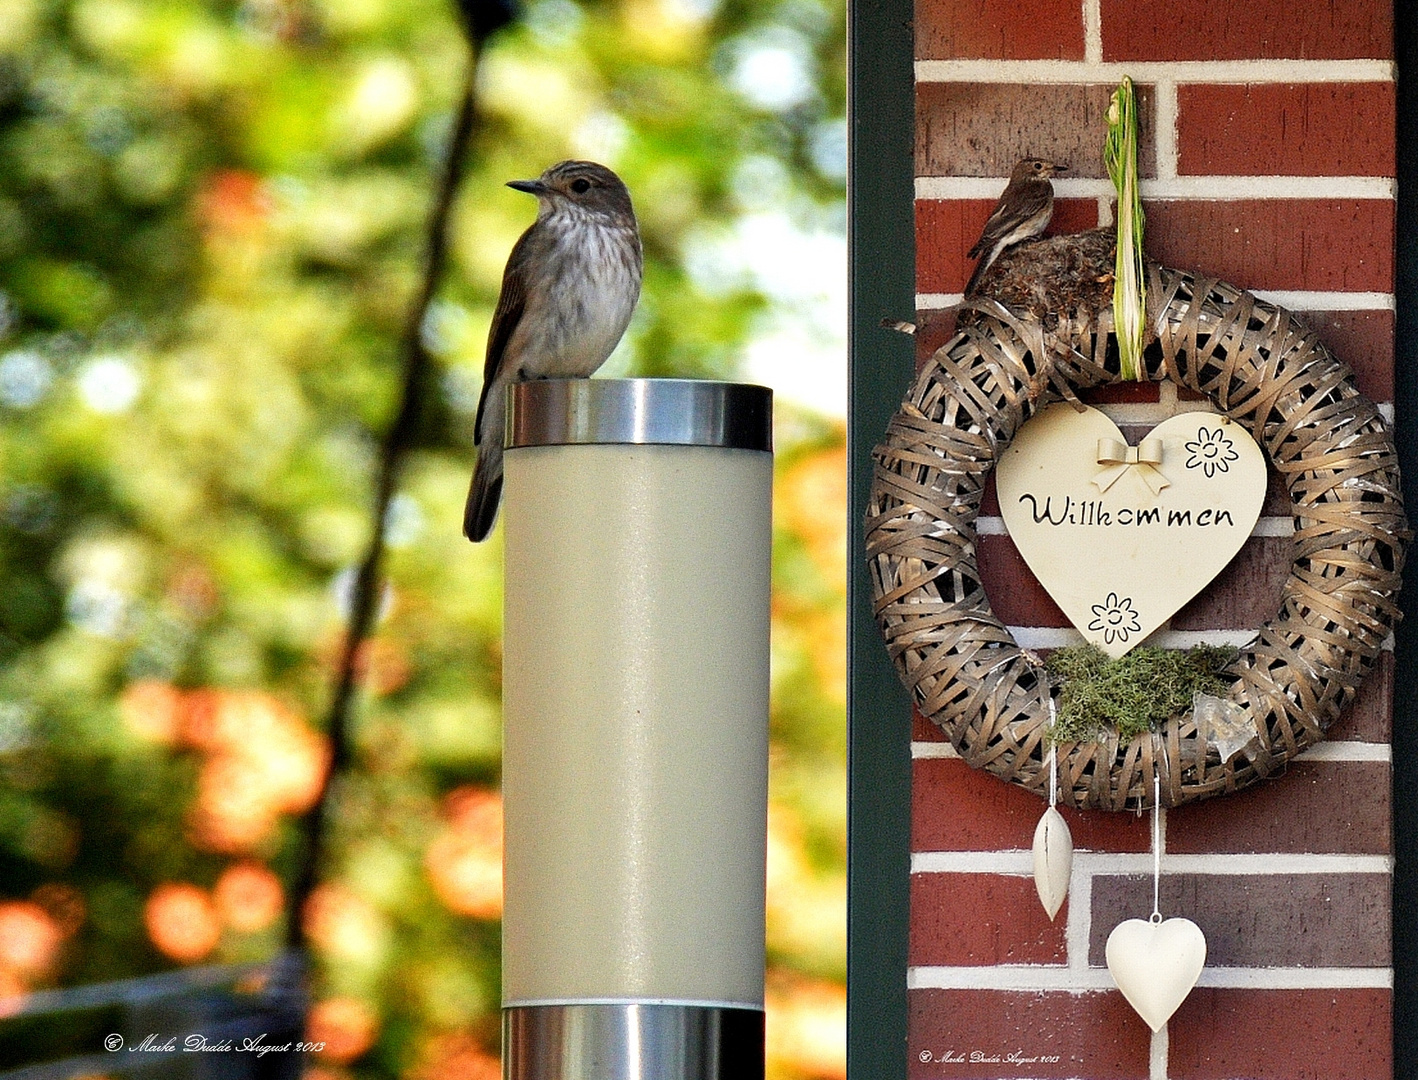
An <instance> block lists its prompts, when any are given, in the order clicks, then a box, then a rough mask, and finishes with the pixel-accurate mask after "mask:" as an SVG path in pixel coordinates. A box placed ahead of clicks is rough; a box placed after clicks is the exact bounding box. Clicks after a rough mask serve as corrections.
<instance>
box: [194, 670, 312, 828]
mask: <svg viewBox="0 0 1418 1080" xmlns="http://www.w3.org/2000/svg"><path fill="white" fill-rule="evenodd" d="M183 734H184V738H185V741H186V742H187V743H188V744H189V745H192V746H195V747H197V748H198V749H200V750H202V751H205V752H206V754H207V759H206V761H204V762H203V764H202V770H201V773H200V774H199V776H198V779H197V801H196V804H195V806H194V807H193V810H192V824H193V833H194V835H193V841H194V843H196V844H197V845H198V846H199V847H202V848H205V849H207V850H208V851H219V852H224V853H226V854H232V855H235V854H242V853H245V852H249V851H252V850H254V849H255V848H256V847H257V846H258V845H259V844H260V843H261V842H262V841H264V840H266V839H267V838H268V837H269V836H271V834H272V833H273V832H274V830H275V827H276V824H277V822H278V821H279V819H280V815H281V814H298V813H302V812H304V811H306V810H308V809H310V807H311V806H313V805H314V804H315V801H316V799H318V798H319V797H320V792H321V790H322V788H323V787H324V783H325V774H326V771H327V769H328V768H329V753H328V750H327V748H326V744H325V740H324V739H322V738H321V737H320V736H319V735H317V734H316V733H315V732H313V731H312V730H311V729H310V728H309V727H307V726H306V724H305V722H304V721H303V720H302V719H301V718H300V717H299V716H298V715H297V714H296V713H295V712H293V711H292V710H291V709H289V708H287V707H286V706H285V705H284V704H283V703H282V702H281V701H279V700H278V699H277V698H275V697H272V696H271V695H270V694H263V693H259V692H244V691H243V692H235V691H216V690H201V691H193V692H192V693H190V694H188V695H187V708H186V711H185V721H184V725H183Z"/></svg>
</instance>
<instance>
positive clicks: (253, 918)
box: [212, 861, 286, 934]
mask: <svg viewBox="0 0 1418 1080" xmlns="http://www.w3.org/2000/svg"><path fill="white" fill-rule="evenodd" d="M212 893H213V899H214V900H215V901H216V905H217V911H218V912H220V913H221V917H222V921H223V922H225V923H226V924H227V926H229V927H231V928H232V929H233V930H235V931H237V932H238V933H241V934H253V933H255V932H256V931H258V930H264V929H266V927H268V926H270V925H271V924H272V923H274V922H275V921H276V919H277V918H279V917H280V914H281V908H282V907H283V906H284V905H285V899H286V898H285V890H284V889H282V888H281V882H280V879H279V878H278V877H276V875H275V874H273V873H272V872H271V870H270V868H269V867H268V866H266V865H265V864H264V863H259V862H255V861H247V862H239V863H236V864H234V865H232V866H229V867H227V868H226V869H225V870H224V871H222V876H221V877H219V878H217V884H216V887H215V888H214V889H213V890H212Z"/></svg>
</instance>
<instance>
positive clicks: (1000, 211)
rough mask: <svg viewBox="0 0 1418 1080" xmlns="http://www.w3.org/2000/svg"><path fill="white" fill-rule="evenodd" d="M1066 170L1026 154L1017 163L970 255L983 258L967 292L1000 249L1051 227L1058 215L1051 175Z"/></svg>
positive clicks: (978, 282) (967, 286)
mask: <svg viewBox="0 0 1418 1080" xmlns="http://www.w3.org/2000/svg"><path fill="white" fill-rule="evenodd" d="M1065 171H1067V167H1066V166H1063V165H1058V164H1055V163H1054V162H1052V161H1045V160H1043V159H1042V158H1025V159H1024V160H1023V161H1021V162H1019V164H1017V165H1015V167H1014V171H1013V172H1012V173H1010V174H1009V184H1008V186H1006V187H1005V189H1004V194H1002V195H1001V196H1000V197H999V202H998V203H997V204H996V205H995V209H994V213H992V214H990V217H989V220H988V221H986V222H985V230H984V232H982V233H981V234H980V239H979V240H978V241H977V242H976V243H975V246H974V247H972V248H971V249H970V258H972V259H975V258H978V259H979V260H980V261H979V262H978V263H977V264H976V265H975V272H974V273H973V274H971V275H970V282H969V284H967V285H966V286H965V295H966V296H973V295H974V293H975V289H976V288H977V287H978V286H979V284H980V279H981V278H983V277H984V276H985V271H986V270H988V269H989V268H990V266H991V265H992V264H993V263H994V261H995V260H996V259H997V258H999V255H1000V252H1002V251H1003V250H1004V249H1005V248H1007V247H1012V246H1014V245H1015V244H1018V243H1020V242H1021V241H1023V240H1029V239H1032V238H1033V237H1035V236H1038V235H1039V234H1040V233H1042V232H1043V231H1044V229H1045V228H1047V227H1048V224H1049V219H1050V218H1051V217H1053V216H1054V185H1053V184H1051V183H1050V182H1049V178H1050V177H1051V176H1053V175H1054V174H1055V173H1061V172H1065Z"/></svg>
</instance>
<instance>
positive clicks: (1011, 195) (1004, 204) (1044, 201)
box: [969, 180, 1054, 259]
mask: <svg viewBox="0 0 1418 1080" xmlns="http://www.w3.org/2000/svg"><path fill="white" fill-rule="evenodd" d="M1053 197H1054V189H1053V187H1052V186H1051V185H1050V184H1049V182H1048V181H1047V180H1043V181H1033V182H1030V183H1028V184H1025V185H1022V186H1020V187H1018V188H1015V189H1014V190H1013V191H1011V190H1010V189H1009V188H1005V189H1004V194H1003V195H1001V196H1000V200H999V203H998V204H997V205H996V206H995V209H994V212H993V213H992V214H990V216H989V219H988V220H987V221H986V222H985V228H984V231H983V232H981V233H980V239H979V240H977V241H976V242H975V246H974V247H972V248H971V249H970V256H969V257H970V258H972V259H974V258H978V257H979V255H980V253H981V252H983V251H986V250H988V249H989V248H990V247H992V246H993V245H994V244H995V242H996V241H998V240H1000V239H1002V238H1003V237H1005V236H1008V235H1009V234H1010V233H1011V232H1013V231H1014V229H1016V228H1017V227H1018V226H1019V225H1020V224H1021V223H1022V222H1025V221H1028V220H1029V219H1030V218H1032V217H1033V216H1034V215H1035V214H1037V213H1039V211H1041V210H1043V209H1044V207H1045V206H1047V205H1048V204H1049V200H1051V199H1052V198H1053Z"/></svg>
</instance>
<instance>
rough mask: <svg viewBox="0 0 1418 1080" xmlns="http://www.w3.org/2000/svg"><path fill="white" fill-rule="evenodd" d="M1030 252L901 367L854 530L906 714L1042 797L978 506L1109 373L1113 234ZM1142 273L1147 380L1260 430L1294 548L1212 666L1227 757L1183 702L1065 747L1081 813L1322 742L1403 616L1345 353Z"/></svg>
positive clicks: (1250, 307)
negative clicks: (1245, 729) (904, 389)
mask: <svg viewBox="0 0 1418 1080" xmlns="http://www.w3.org/2000/svg"><path fill="white" fill-rule="evenodd" d="M1056 241H1070V242H1068V243H1058V242H1056ZM1050 245H1052V247H1050ZM1035 247H1036V248H1038V250H1037V251H1036V252H1034V257H1036V258H1041V257H1042V258H1044V265H1045V266H1051V264H1050V262H1049V260H1050V259H1052V260H1053V263H1052V270H1051V272H1048V273H1044V274H1034V275H1029V276H1027V277H1021V276H1020V275H1018V274H1015V275H1014V277H1013V281H1012V282H1011V280H1010V275H1009V273H1008V269H1009V267H1008V263H1007V261H1006V259H1007V257H1006V259H1002V260H1001V262H1002V263H1005V264H1006V265H1004V266H1002V267H1000V268H999V270H998V271H996V270H995V268H992V273H991V275H990V276H988V277H987V278H986V279H985V281H984V286H985V292H987V293H989V294H990V296H989V298H980V297H975V298H972V299H970V300H967V301H966V303H965V304H964V305H963V306H962V311H961V316H960V319H959V322H958V326H959V332H958V333H957V334H956V336H955V337H954V338H953V339H952V340H951V341H950V342H948V343H947V344H946V345H944V346H942V347H941V348H940V349H939V350H937V352H936V353H935V355H934V356H932V357H931V358H930V360H929V361H928V362H927V363H926V365H925V367H924V368H923V369H922V370H921V372H920V374H919V375H918V376H917V378H916V381H915V384H914V385H913V386H912V387H911V390H910V392H909V393H908V395H907V397H906V400H905V401H904V402H903V404H902V406H901V409H900V411H898V412H897V413H896V415H895V417H894V418H893V419H892V420H891V422H890V424H889V425H888V427H887V431H886V439H885V441H884V442H883V443H882V444H881V445H879V446H878V447H877V448H876V450H875V451H874V453H873V457H874V459H875V462H876V465H875V474H874V478H873V482H872V490H871V498H870V501H869V503H868V507H867V519H866V532H867V559H868V563H869V569H870V573H871V579H872V586H873V590H874V593H875V613H876V617H877V621H878V624H879V625H880V627H881V632H882V635H883V636H884V638H885V640H886V644H887V648H888V650H889V651H890V654H891V657H892V660H893V661H894V662H895V664H896V666H897V669H898V671H899V672H900V674H901V677H902V679H903V680H904V681H905V683H906V685H907V686H908V688H909V689H910V690H911V691H912V694H913V697H914V700H915V702H916V704H917V705H918V707H919V708H920V710H921V712H922V713H924V714H925V715H926V716H927V717H928V718H930V719H931V720H932V721H934V722H935V723H936V724H938V725H939V726H940V727H941V728H942V729H943V730H944V732H945V733H946V735H947V736H948V737H949V739H950V741H951V743H952V744H953V745H954V747H955V748H956V750H957V751H958V752H959V754H960V756H961V757H962V758H963V759H964V760H965V761H966V762H967V763H968V764H970V765H972V766H974V767H976V768H983V769H986V770H988V771H989V772H991V773H993V774H995V775H996V776H998V777H1000V778H1001V779H1003V780H1008V781H1010V782H1011V783H1015V784H1019V785H1021V786H1022V787H1025V788H1027V789H1028V790H1030V791H1033V792H1035V793H1036V794H1039V795H1041V796H1047V794H1048V790H1049V769H1048V757H1049V755H1048V748H1049V723H1050V712H1051V699H1052V698H1053V697H1055V696H1056V695H1057V694H1058V693H1059V687H1058V686H1057V685H1056V684H1054V683H1053V682H1052V681H1051V679H1050V676H1049V675H1048V673H1047V672H1046V671H1045V669H1044V667H1043V665H1042V663H1041V662H1040V661H1039V660H1038V658H1037V657H1035V656H1033V655H1031V654H1030V653H1028V652H1026V651H1025V650H1024V649H1022V648H1021V647H1020V646H1019V645H1018V644H1017V643H1016V642H1015V640H1014V638H1013V637H1012V636H1011V634H1010V632H1009V630H1008V629H1007V628H1006V627H1005V625H1004V624H1003V623H1002V622H1001V621H1000V620H999V618H997V617H996V616H995V614H994V613H993V611H991V609H990V601H989V598H988V597H987V596H986V595H985V590H984V587H983V586H982V584H981V581H980V573H979V568H978V566H977V565H976V555H975V550H976V529H975V521H976V517H977V515H978V514H979V511H980V502H981V498H982V497H983V494H984V489H985V481H986V479H987V477H988V476H989V474H990V471H991V469H992V468H993V467H994V464H995V461H996V460H997V458H998V457H999V455H1000V453H1001V452H1002V451H1003V450H1004V449H1005V447H1007V446H1008V445H1009V443H1010V441H1011V440H1012V439H1013V438H1014V435H1015V433H1016V432H1017V431H1018V430H1019V427H1020V425H1021V424H1023V423H1024V422H1025V421H1026V420H1028V419H1029V418H1030V417H1031V416H1032V415H1034V414H1035V413H1036V412H1038V411H1039V410H1040V409H1042V408H1043V407H1044V406H1045V405H1047V404H1048V403H1050V402H1051V401H1056V400H1058V399H1060V398H1064V399H1068V400H1074V401H1076V391H1077V390H1080V389H1083V388H1086V387H1093V386H1099V385H1102V384H1106V383H1111V382H1116V381H1117V380H1118V370H1117V362H1116V348H1115V346H1112V343H1111V342H1110V335H1109V330H1110V328H1111V324H1112V317H1111V311H1110V310H1108V308H1107V305H1108V300H1109V298H1110V297H1111V280H1110V278H1109V273H1110V271H1111V255H1110V254H1104V253H1102V249H1103V248H1105V247H1106V248H1108V249H1109V251H1110V250H1111V237H1107V235H1106V234H1102V233H1093V234H1084V236H1083V237H1078V238H1055V239H1054V240H1047V241H1040V242H1039V243H1038V244H1037V245H1028V246H1025V245H1021V248H1020V249H1016V250H1017V251H1019V252H1020V254H1021V255H1022V254H1024V252H1026V251H1027V250H1028V249H1029V248H1035ZM1011 254H1012V253H1011ZM992 281H993V286H992ZM1147 288H1148V294H1147V322H1148V327H1149V331H1148V332H1149V339H1150V340H1149V344H1148V347H1147V350H1146V354H1145V366H1146V371H1147V375H1148V377H1149V378H1150V379H1153V380H1160V379H1170V380H1171V381H1173V382H1174V383H1176V384H1177V385H1179V386H1184V387H1187V388H1189V389H1191V390H1193V391H1196V392H1198V393H1201V394H1204V395H1205V396H1206V397H1208V398H1209V399H1210V400H1211V402H1212V403H1213V405H1214V406H1215V407H1216V408H1217V409H1218V410H1219V411H1220V412H1221V413H1224V414H1225V415H1226V416H1228V417H1230V418H1231V419H1232V420H1233V421H1235V422H1236V423H1239V424H1243V425H1244V426H1245V427H1246V429H1247V430H1248V431H1249V432H1250V433H1251V435H1252V436H1254V438H1255V440H1256V442H1257V443H1259V444H1260V446H1261V447H1262V449H1263V450H1264V451H1265V453H1266V456H1267V458H1268V460H1269V462H1270V464H1271V466H1272V467H1273V468H1274V469H1275V470H1276V471H1277V472H1279V473H1280V475H1281V476H1282V477H1283V478H1284V480H1285V482H1286V485H1287V487H1288V490H1289V493H1290V499H1291V503H1292V509H1293V516H1294V526H1295V531H1294V563H1293V565H1292V567H1291V570H1290V574H1289V577H1288V579H1287V580H1286V582H1285V584H1284V588H1283V591H1282V595H1281V602H1280V610H1279V612H1278V613H1277V614H1276V615H1275V617H1274V618H1272V619H1271V620H1270V621H1269V622H1267V623H1265V625H1263V626H1261V627H1260V628H1259V629H1258V630H1257V631H1256V633H1255V636H1254V638H1253V639H1252V640H1251V641H1250V643H1249V644H1248V645H1246V646H1245V647H1243V648H1242V649H1241V650H1240V653H1239V656H1238V657H1237V658H1236V660H1235V661H1234V662H1233V663H1231V664H1230V665H1229V666H1227V667H1226V668H1225V669H1224V671H1223V677H1224V678H1225V679H1226V680H1227V682H1228V684H1229V690H1228V695H1229V700H1230V701H1231V702H1234V703H1235V705H1236V706H1237V707H1238V708H1239V710H1241V711H1242V712H1239V713H1237V712H1236V710H1235V709H1232V712H1233V713H1234V714H1235V715H1237V716H1240V717H1241V718H1242V721H1243V723H1247V724H1253V725H1254V729H1255V737H1254V738H1252V739H1251V740H1250V742H1249V744H1248V745H1247V746H1246V747H1245V748H1244V749H1242V750H1241V751H1240V752H1239V753H1234V754H1233V755H1232V756H1230V757H1227V758H1223V755H1222V752H1221V750H1220V749H1218V747H1217V745H1216V744H1215V742H1214V741H1213V740H1212V739H1211V738H1210V737H1209V734H1210V732H1209V730H1206V726H1205V725H1201V724H1199V723H1198V720H1197V718H1196V717H1195V716H1194V715H1193V713H1191V712H1187V713H1185V714H1181V715H1174V716H1172V717H1171V718H1170V719H1168V720H1167V721H1166V722H1165V723H1164V724H1162V725H1161V727H1160V729H1158V730H1154V731H1149V732H1147V733H1145V734H1142V735H1140V736H1137V737H1135V738H1132V739H1130V740H1126V741H1125V740H1123V739H1121V738H1120V737H1119V736H1118V735H1117V733H1116V732H1108V733H1105V734H1104V735H1102V736H1100V737H1098V738H1097V739H1095V740H1093V741H1087V742H1071V743H1065V742H1062V741H1061V742H1060V743H1059V744H1058V746H1057V763H1058V764H1057V767H1058V793H1059V799H1060V801H1061V802H1063V803H1065V804H1068V805H1071V806H1075V807H1080V808H1096V809H1107V810H1122V809H1140V808H1143V807H1147V806H1150V805H1151V804H1152V801H1153V780H1154V777H1155V778H1158V779H1160V782H1161V783H1160V791H1161V801H1162V805H1164V806H1177V805H1180V804H1182V803H1186V802H1190V801H1193V800H1196V799H1203V798H1209V797H1211V796H1214V795H1222V794H1227V793H1230V792H1233V791H1237V790H1239V789H1241V788H1244V787H1246V786H1248V785H1249V784H1251V783H1254V782H1255V781H1256V780H1258V779H1261V778H1262V777H1265V776H1269V775H1271V774H1273V773H1275V772H1276V771H1277V770H1279V769H1281V768H1282V767H1283V766H1284V765H1285V764H1286V763H1287V762H1289V761H1290V760H1292V759H1293V758H1294V757H1295V756H1296V755H1298V754H1300V753H1301V752H1302V751H1304V750H1305V749H1306V748H1307V747H1309V746H1312V745H1314V744H1315V743H1317V742H1319V741H1320V740H1322V739H1323V738H1324V733H1325V731H1326V729H1327V728H1329V727H1330V725H1331V724H1333V723H1334V721H1335V720H1336V719H1337V718H1338V717H1339V715H1340V713H1341V712H1342V711H1343V710H1344V709H1345V708H1346V707H1347V706H1348V705H1349V704H1350V703H1351V702H1352V701H1353V700H1354V697H1355V694H1356V693H1357V691H1358V688H1359V685H1360V683H1361V682H1362V681H1363V679H1364V677H1365V676H1366V675H1367V673H1368V671H1369V669H1370V667H1371V666H1372V665H1373V663H1374V661H1375V660H1376V659H1377V657H1378V654H1379V651H1380V649H1381V647H1382V646H1383V643H1384V641H1385V639H1386V638H1387V637H1388V636H1389V634H1390V632H1391V631H1392V629H1393V627H1394V625H1395V623H1396V622H1397V621H1398V619H1399V611H1398V608H1397V606H1396V604H1395V597H1396V596H1397V593H1398V590H1399V585H1400V574H1401V571H1402V565H1403V553H1404V544H1405V542H1406V541H1407V539H1408V537H1409V533H1408V528H1407V522H1406V521H1405V518H1404V513H1403V501H1402V495H1401V492H1400V488H1399V471H1398V459H1397V453H1396V451H1395V448H1394V442H1393V436H1392V433H1391V431H1390V428H1389V425H1388V424H1387V422H1386V421H1385V420H1384V418H1383V417H1382V416H1381V415H1380V413H1379V411H1378V408H1377V407H1376V406H1375V405H1374V403H1373V402H1371V401H1370V400H1369V399H1368V398H1366V397H1365V396H1364V395H1363V394H1361V393H1360V392H1359V390H1358V389H1357V387H1356V386H1355V382H1354V377H1353V373H1352V372H1351V371H1350V369H1349V367H1348V366H1347V365H1345V364H1343V363H1341V362H1340V361H1339V360H1337V359H1335V358H1334V356H1332V355H1331V354H1330V353H1329V352H1328V351H1327V350H1326V349H1325V348H1324V346H1323V345H1321V344H1320V343H1319V341H1318V340H1317V339H1316V337H1315V335H1314V333H1313V332H1312V331H1310V330H1309V329H1307V328H1306V327H1305V326H1304V325H1302V324H1301V323H1300V322H1299V321H1298V320H1297V319H1296V318H1295V317H1294V316H1293V315H1292V314H1290V313H1289V312H1288V311H1286V310H1284V309H1283V308H1279V307H1276V306H1274V305H1272V304H1267V303H1264V302H1262V301H1260V300H1258V299H1256V298H1255V297H1254V296H1252V295H1251V294H1250V293H1248V292H1246V291H1244V290H1242V289H1238V288H1235V287H1234V286H1231V285H1228V284H1226V283H1225V282H1222V281H1219V280H1216V279H1212V278H1204V277H1200V276H1197V275H1193V274H1188V273H1183V272H1180V271H1176V270H1169V269H1166V268H1164V267H1160V266H1156V265H1149V267H1148V284H1147ZM1001 300H1003V301H1005V302H1004V303H1001V302H1000V301H1001Z"/></svg>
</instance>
